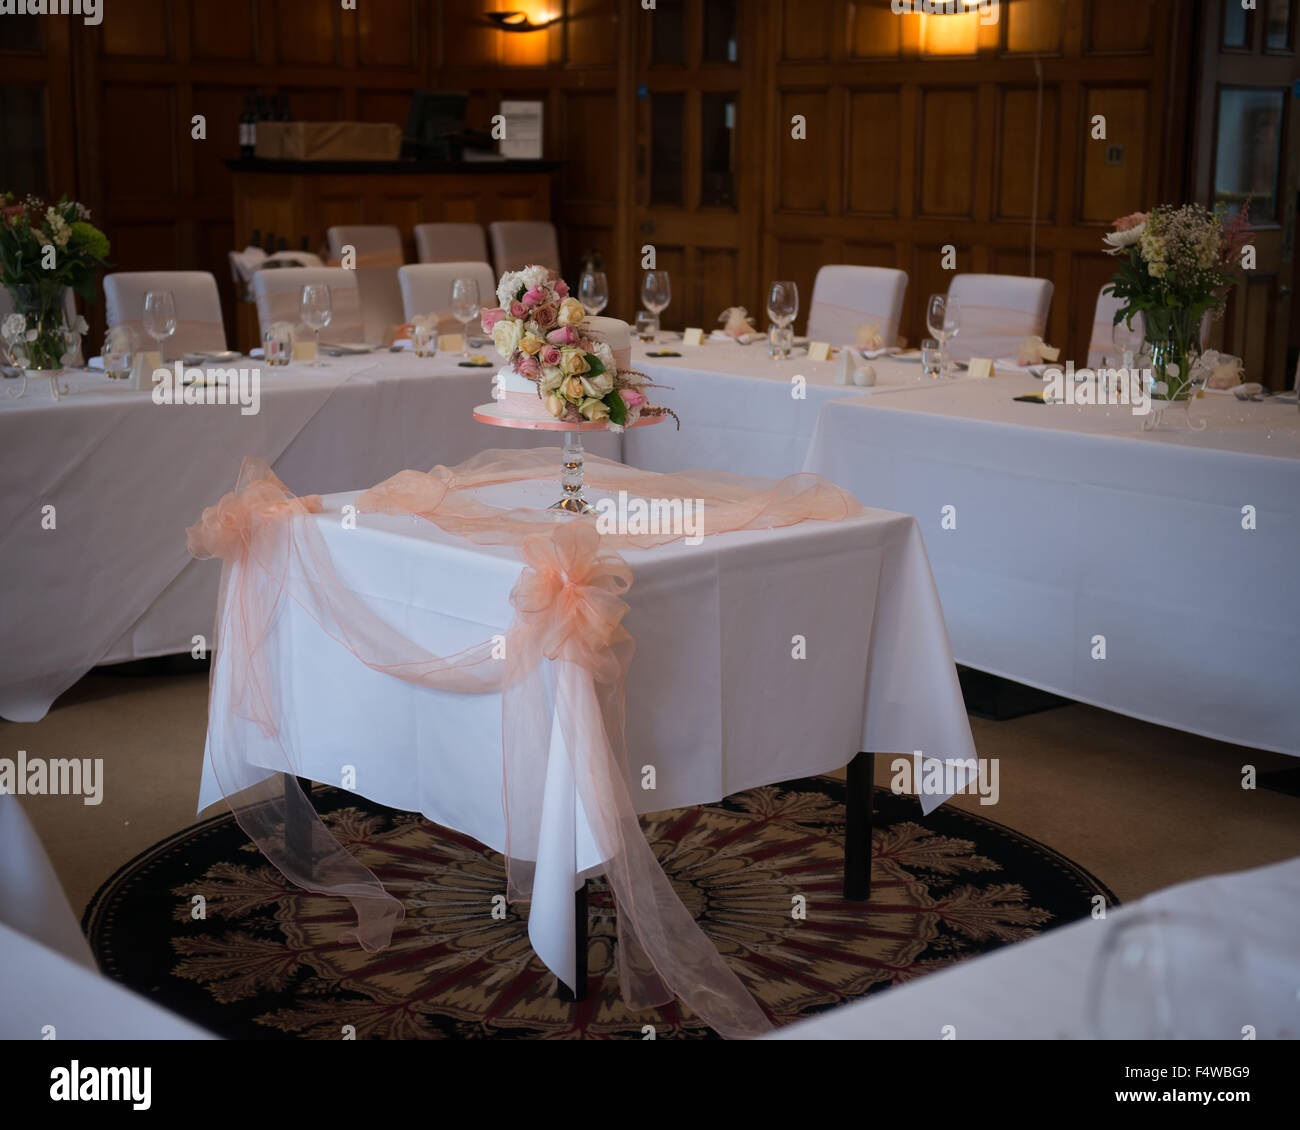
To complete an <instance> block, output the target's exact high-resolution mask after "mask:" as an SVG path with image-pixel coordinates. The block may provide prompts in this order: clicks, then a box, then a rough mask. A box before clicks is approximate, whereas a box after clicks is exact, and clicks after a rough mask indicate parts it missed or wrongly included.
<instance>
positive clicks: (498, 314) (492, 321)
mask: <svg viewBox="0 0 1300 1130" xmlns="http://www.w3.org/2000/svg"><path fill="white" fill-rule="evenodd" d="M505 316H506V312H505V311H504V310H502V309H501V308H500V307H497V306H492V307H489V308H488V309H487V310H484V311H483V332H484V333H485V334H490V333H491V332H492V327H493V326H495V325H496V324H497V323H498V322H499V321H501V319H502V318H504V317H505Z"/></svg>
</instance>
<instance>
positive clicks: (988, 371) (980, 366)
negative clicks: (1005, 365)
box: [966, 357, 997, 377]
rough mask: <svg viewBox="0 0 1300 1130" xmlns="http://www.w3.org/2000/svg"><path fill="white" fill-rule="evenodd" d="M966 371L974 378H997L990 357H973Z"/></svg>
mask: <svg viewBox="0 0 1300 1130" xmlns="http://www.w3.org/2000/svg"><path fill="white" fill-rule="evenodd" d="M966 371H967V372H968V373H970V375H971V376H972V377H995V376H997V373H996V372H995V371H994V369H993V362H992V360H990V359H989V358H988V357H972V358H971V359H970V361H969V362H968V363H967V365H966Z"/></svg>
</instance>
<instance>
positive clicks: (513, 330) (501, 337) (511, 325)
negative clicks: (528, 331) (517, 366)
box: [492, 318, 523, 361]
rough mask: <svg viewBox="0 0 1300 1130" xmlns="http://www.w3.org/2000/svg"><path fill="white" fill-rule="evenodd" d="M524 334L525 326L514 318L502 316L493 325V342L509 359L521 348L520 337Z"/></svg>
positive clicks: (506, 358)
mask: <svg viewBox="0 0 1300 1130" xmlns="http://www.w3.org/2000/svg"><path fill="white" fill-rule="evenodd" d="M522 336H523V327H522V326H521V325H520V324H519V322H517V321H516V320H515V319H514V318H502V319H501V321H499V322H498V323H497V324H496V325H495V326H493V327H492V344H493V345H495V346H496V347H497V353H498V354H499V355H500V356H501V357H502V358H503V359H505V360H506V361H509V360H510V358H511V356H512V355H513V354H514V351H515V350H516V349H518V348H519V339H520V338H521V337H522Z"/></svg>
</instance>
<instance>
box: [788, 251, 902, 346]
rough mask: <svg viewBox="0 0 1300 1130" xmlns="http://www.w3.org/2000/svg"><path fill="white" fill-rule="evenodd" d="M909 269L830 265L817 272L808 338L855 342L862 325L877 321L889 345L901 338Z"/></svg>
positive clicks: (835, 342) (809, 311)
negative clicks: (900, 323)
mask: <svg viewBox="0 0 1300 1130" xmlns="http://www.w3.org/2000/svg"><path fill="white" fill-rule="evenodd" d="M906 293H907V272H906V271H896V270H894V269H892V268H890V267H859V266H854V265H851V264H848V263H836V264H829V265H827V266H825V267H822V268H821V269H820V270H819V271H818V272H817V278H816V280H815V281H814V282H813V292H812V303H811V305H810V306H809V308H808V337H809V338H811V339H812V340H813V341H827V342H830V343H831V344H832V345H852V344H854V342H855V341H856V340H857V336H858V330H859V328H860V327H863V326H869V325H872V324H875V326H876V327H877V330H878V332H879V334H880V336H881V338H882V339H883V341H884V343H885V344H886V345H893V344H894V343H895V342H896V341H897V339H898V323H899V321H900V320H901V319H902V317H903V296H904V295H905V294H906Z"/></svg>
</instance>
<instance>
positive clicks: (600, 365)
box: [583, 353, 605, 377]
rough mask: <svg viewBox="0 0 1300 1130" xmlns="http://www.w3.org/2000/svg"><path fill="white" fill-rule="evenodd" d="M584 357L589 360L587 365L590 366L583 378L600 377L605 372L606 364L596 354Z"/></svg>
mask: <svg viewBox="0 0 1300 1130" xmlns="http://www.w3.org/2000/svg"><path fill="white" fill-rule="evenodd" d="M583 356H584V357H585V358H586V359H587V365H588V366H589V368H588V370H587V372H586V373H584V374H583V376H586V377H598V376H600V374H601V373H603V372H604V371H605V363H604V362H603V361H601V359H600V358H599V357H597V356H596V355H595V354H594V353H584V354H583Z"/></svg>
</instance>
